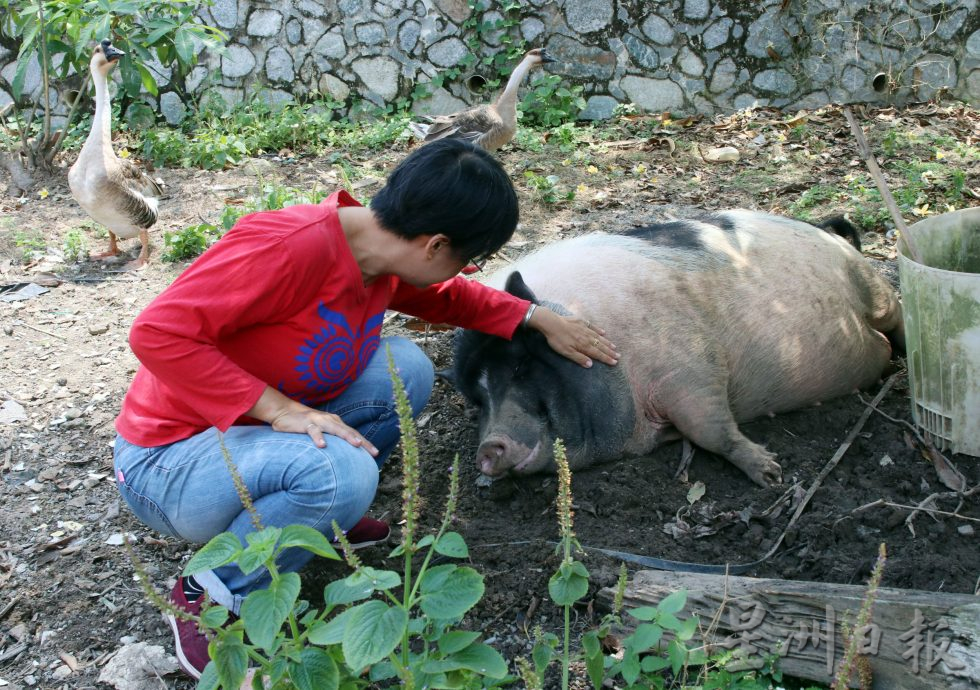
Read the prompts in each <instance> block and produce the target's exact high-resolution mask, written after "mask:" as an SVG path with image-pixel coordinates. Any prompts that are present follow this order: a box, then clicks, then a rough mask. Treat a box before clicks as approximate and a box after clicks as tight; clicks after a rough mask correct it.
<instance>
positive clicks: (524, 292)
mask: <svg viewBox="0 0 980 690" xmlns="http://www.w3.org/2000/svg"><path fill="white" fill-rule="evenodd" d="M504 289H505V290H506V291H507V292H509V293H510V294H512V295H514V296H515V297H520V298H521V299H526V300H529V301H531V302H534V303H535V304H537V301H538V298H537V297H535V296H534V293H533V292H531V288H529V287H528V286H527V283H525V282H524V278H522V277H521V273H520V271H514V272H513V273H511V274H510V275H509V276H507V284H506V285H505V286H504Z"/></svg>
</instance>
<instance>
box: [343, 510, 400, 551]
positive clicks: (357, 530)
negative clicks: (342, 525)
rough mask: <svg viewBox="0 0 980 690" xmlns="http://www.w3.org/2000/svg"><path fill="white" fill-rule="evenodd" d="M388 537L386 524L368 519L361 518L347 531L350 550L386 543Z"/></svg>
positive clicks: (388, 530)
mask: <svg viewBox="0 0 980 690" xmlns="http://www.w3.org/2000/svg"><path fill="white" fill-rule="evenodd" d="M390 536H391V528H390V527H388V523H387V522H382V521H381V520H375V519H373V518H369V517H362V518H361V519H360V520H358V522H357V524H356V525H354V526H353V527H351V528H350V529H349V530H347V541H349V542H350V546H351V548H352V549H363V548H364V547H366V546H374V545H375V544H381V543H382V542H386V541H388V537H390Z"/></svg>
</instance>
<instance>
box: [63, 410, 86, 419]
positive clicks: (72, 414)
mask: <svg viewBox="0 0 980 690" xmlns="http://www.w3.org/2000/svg"><path fill="white" fill-rule="evenodd" d="M81 416H82V411H81V410H79V409H78V408H77V407H69V408H68V409H67V410H65V419H77V418H78V417H81Z"/></svg>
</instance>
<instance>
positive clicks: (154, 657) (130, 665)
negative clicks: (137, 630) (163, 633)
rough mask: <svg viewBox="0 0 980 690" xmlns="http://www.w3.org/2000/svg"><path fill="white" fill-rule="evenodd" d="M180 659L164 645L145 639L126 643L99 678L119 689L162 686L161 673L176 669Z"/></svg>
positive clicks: (145, 689) (148, 689)
mask: <svg viewBox="0 0 980 690" xmlns="http://www.w3.org/2000/svg"><path fill="white" fill-rule="evenodd" d="M176 671H177V659H176V658H174V657H173V656H170V655H169V654H167V653H166V652H164V650H163V647H161V646H160V645H149V644H147V643H145V642H138V643H136V644H131V645H126V646H124V647H122V648H121V649H120V650H119V651H118V652H116V654H115V656H113V657H112V658H111V659H110V660H109V663H107V664H106V665H105V668H103V669H102V673H100V674H99V682H100V683H106V684H108V685H111V686H112V687H114V688H117V690H150V689H151V688H159V687H160V677H161V676H166V675H168V674H170V673H176Z"/></svg>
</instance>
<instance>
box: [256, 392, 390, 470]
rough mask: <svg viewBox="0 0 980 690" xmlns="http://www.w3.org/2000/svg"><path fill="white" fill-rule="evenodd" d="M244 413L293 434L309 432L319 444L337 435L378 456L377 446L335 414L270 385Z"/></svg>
mask: <svg viewBox="0 0 980 690" xmlns="http://www.w3.org/2000/svg"><path fill="white" fill-rule="evenodd" d="M245 414H247V415H248V416H249V417H253V418H255V419H261V420H262V421H264V422H268V424H269V425H270V426H272V428H273V429H275V430H276V431H284V432H286V433H292V434H306V435H307V436H309V437H310V438H312V439H313V443H315V444H316V446H317V448H326V446H327V440H326V438H324V436H325V435H328V436H336V437H338V438H342V439H344V440H345V441H347V442H348V443H349V444H351V445H352V446H355V447H357V448H363V449H364V450H366V451H367V452H368V453H370V454H371V456H372V457H377V455H378V449H377V448H375V447H374V445H373V444H372V443H371V442H370V441H368V440H367V439H366V438H364V437H363V436H362V435H361V434H360V432H358V431H357V429H353V428H351V427H349V426H347V425H346V424H344V422H343V420H342V419H341V418H340V417H338V416H337V415H335V414H331V413H330V412H321V411H320V410H315V409H313V408H312V407H307V406H306V405H303V404H301V403H298V402H296V401H295V400H292V399H290V398H288V397H286V396H285V395H283V394H282V393H280V392H279V391H277V390H276V389H275V388H272V387H271V386H268V387H266V389H265V390H264V391H263V392H262V395H261V396H260V397H259V399H258V401H257V402H256V403H255V405H253V406H252V407H251V409H249V410H248V411H247V412H246V413H245Z"/></svg>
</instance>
